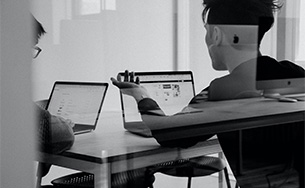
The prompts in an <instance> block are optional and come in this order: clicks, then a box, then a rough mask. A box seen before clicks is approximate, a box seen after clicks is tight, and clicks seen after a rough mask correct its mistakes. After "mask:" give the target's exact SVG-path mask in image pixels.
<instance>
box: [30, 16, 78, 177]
mask: <svg viewBox="0 0 305 188" xmlns="http://www.w3.org/2000/svg"><path fill="white" fill-rule="evenodd" d="M31 17H32V24H33V28H34V30H33V31H34V33H33V46H34V47H33V58H36V57H37V56H38V55H39V53H40V52H41V50H40V48H38V47H37V46H36V45H37V43H38V41H39V39H40V37H41V36H42V35H44V34H45V33H46V32H45V30H44V28H43V27H42V25H41V24H40V23H39V22H38V21H37V20H36V19H35V18H34V17H33V16H32V15H31ZM44 105H45V104H40V105H36V104H34V110H35V114H36V128H37V129H36V131H37V139H38V140H37V149H38V150H39V151H42V152H46V153H53V154H58V153H61V152H63V151H65V150H67V149H70V148H71V147H72V145H73V143H74V134H73V130H72V128H73V126H74V124H73V123H72V122H71V121H70V120H65V119H63V118H61V117H58V116H53V115H51V114H50V113H49V112H48V111H46V110H45V109H44ZM50 167H51V165H49V164H46V163H40V165H39V169H38V175H39V178H41V177H43V176H45V175H46V174H47V173H48V172H49V170H50Z"/></svg>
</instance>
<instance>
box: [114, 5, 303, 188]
mask: <svg viewBox="0 0 305 188" xmlns="http://www.w3.org/2000/svg"><path fill="white" fill-rule="evenodd" d="M203 5H204V6H205V8H204V11H203V13H202V18H203V22H204V24H205V29H206V31H207V33H206V37H205V41H206V44H207V46H208V49H209V54H210V57H211V60H212V65H213V68H214V69H215V70H228V71H229V73H230V74H229V75H226V76H224V77H221V78H217V79H215V80H213V81H212V82H211V84H210V85H209V87H208V88H206V89H204V90H203V91H202V92H201V93H199V94H198V95H197V96H196V97H194V98H193V99H192V100H191V102H190V105H192V104H200V103H204V100H202V95H205V93H206V92H207V93H208V96H207V99H208V100H210V101H219V100H229V99H239V98H250V97H259V96H261V95H262V92H261V91H258V90H256V88H255V76H256V75H255V71H254V70H255V68H256V63H258V64H259V65H260V67H263V68H262V69H261V70H262V72H259V74H262V75H265V74H274V72H277V73H280V74H281V76H283V77H285V74H293V75H298V76H300V77H304V75H305V73H304V72H305V71H304V69H303V68H301V67H299V66H297V65H295V64H293V63H291V62H289V61H282V62H278V61H276V60H275V59H273V58H271V57H268V56H263V55H262V54H261V53H260V52H259V50H258V49H259V46H260V43H261V40H262V39H263V37H264V34H265V33H266V32H267V31H268V30H269V29H270V28H271V27H272V25H273V22H274V17H273V13H274V11H275V10H277V9H278V8H280V6H279V5H277V2H276V1H274V0H204V1H203ZM231 26H236V28H237V29H238V28H242V27H243V26H259V27H258V43H257V46H256V47H254V46H253V45H251V44H250V43H249V45H244V44H234V43H238V40H237V41H236V40H235V39H236V38H235V39H234V38H233V37H239V36H234V35H233V36H232V35H230V31H231V30H232V27H231ZM249 32H251V30H249ZM250 35H251V33H250ZM237 39H238V38H237ZM234 40H235V41H234ZM232 41H233V42H232ZM268 70H272V72H268ZM273 71H274V72H273ZM128 75H129V73H128V72H126V76H125V80H124V81H121V80H119V77H118V79H114V78H111V80H112V82H113V84H114V85H115V86H117V87H118V88H120V89H121V91H122V92H124V93H125V94H129V95H131V96H133V97H134V98H135V100H136V101H137V103H138V108H139V111H140V112H141V114H142V115H145V114H150V115H153V114H154V115H158V116H162V115H164V113H163V112H162V109H160V107H159V106H158V104H157V103H156V102H155V101H154V100H152V99H151V98H149V93H147V91H146V90H145V88H143V87H141V86H140V85H138V84H139V83H140V82H139V80H134V77H133V74H131V76H128ZM134 81H135V83H136V84H134V83H132V82H134ZM142 118H143V121H144V122H145V120H146V119H145V117H144V116H142ZM287 127H288V128H287ZM299 129H302V127H301V126H300V125H294V126H293V128H291V126H285V125H283V126H276V128H273V127H272V128H266V129H258V130H249V131H244V132H243V138H245V139H244V140H242V143H243V145H244V146H245V147H246V149H245V152H246V153H245V157H246V158H245V159H244V160H245V161H246V160H247V159H248V158H247V157H249V156H250V158H249V160H250V159H251V160H252V159H253V160H254V161H252V163H253V164H254V166H255V164H257V161H256V159H257V158H256V157H263V158H264V160H266V161H263V162H273V161H275V160H276V161H277V160H278V161H279V162H281V163H282V162H285V163H286V162H287V161H288V162H287V167H288V165H290V164H292V162H291V161H293V162H296V163H298V162H301V161H302V160H303V157H302V156H303V152H304V151H303V149H302V148H304V146H303V145H302V144H301V145H299V146H298V148H301V149H302V151H301V153H300V155H298V154H297V153H296V152H297V151H298V149H296V148H289V146H291V145H292V146H293V144H294V143H303V141H302V139H301V138H302V134H301V135H300V134H298V133H303V132H302V130H300V131H299ZM278 133H279V134H278ZM290 133H291V134H290ZM152 134H153V135H154V131H153V130H152ZM236 135H238V133H235V132H234V133H225V134H220V135H218V138H219V141H220V144H221V146H222V149H223V150H224V153H225V155H226V157H227V159H228V161H229V163H230V164H233V163H235V162H236V158H235V156H236V155H237V152H238V151H237V150H234V148H237V146H236V143H238V142H237V141H238V137H236ZM283 135H284V136H283ZM211 136H212V135H211ZM211 136H204V137H195V138H194V137H191V135H190V138H188V139H184V140H183V139H181V140H173V139H171V140H167V141H162V142H160V141H158V139H157V138H156V139H157V141H158V142H159V143H160V144H161V145H163V146H170V147H189V146H191V145H194V144H195V143H197V142H198V141H202V140H206V139H208V138H210V137H211ZM271 140H272V141H271ZM277 141H280V142H279V143H278V142H277ZM291 152H292V153H293V154H292V155H291ZM286 154H287V155H286ZM296 156H298V157H296ZM291 158H294V159H293V160H291ZM267 159H268V160H267ZM272 160H273V161H272ZM295 166H297V167H299V168H297V169H298V171H299V173H300V177H303V176H304V169H303V167H304V165H303V164H301V165H295ZM231 167H233V168H234V166H233V165H231ZM283 170H286V169H283ZM233 172H234V173H235V175H238V174H236V169H233ZM270 176H271V175H270ZM268 177H269V174H266V175H265V177H264V178H265V179H268ZM237 179H238V183H240V185H243V182H242V181H241V179H239V176H237ZM284 179H285V178H284ZM284 183H285V182H284ZM300 183H303V181H301V182H300ZM300 186H301V187H302V186H303V185H301V184H300Z"/></svg>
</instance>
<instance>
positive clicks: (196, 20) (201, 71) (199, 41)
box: [189, 0, 228, 92]
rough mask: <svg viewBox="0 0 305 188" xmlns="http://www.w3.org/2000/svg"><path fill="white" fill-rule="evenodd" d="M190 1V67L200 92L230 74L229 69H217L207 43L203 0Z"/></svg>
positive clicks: (197, 89)
mask: <svg viewBox="0 0 305 188" xmlns="http://www.w3.org/2000/svg"><path fill="white" fill-rule="evenodd" d="M189 2H190V11H189V12H190V16H189V19H190V22H189V24H190V33H189V35H190V36H189V39H190V69H191V70H192V71H193V73H194V79H195V85H196V91H197V92H200V91H201V90H202V89H204V88H205V87H207V86H208V85H209V84H210V82H211V81H212V80H213V79H214V78H216V77H220V76H223V75H225V74H228V72H227V71H215V70H214V69H213V68H212V62H211V59H210V56H209V53H208V49H207V46H206V44H205V34H206V30H205V28H204V25H203V22H202V17H201V13H202V10H203V6H202V0H192V1H189Z"/></svg>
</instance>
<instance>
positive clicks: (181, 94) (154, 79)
mask: <svg viewBox="0 0 305 188" xmlns="http://www.w3.org/2000/svg"><path fill="white" fill-rule="evenodd" d="M120 76H121V77H122V80H124V78H123V77H124V73H123V72H121V73H120ZM135 76H136V77H139V79H140V82H141V83H140V84H141V85H142V86H144V87H145V88H146V89H147V91H148V93H149V95H150V97H151V98H152V99H154V100H155V101H156V102H157V103H158V104H159V106H160V107H161V109H162V110H163V111H164V113H165V114H166V115H173V114H175V113H178V112H179V111H181V110H182V109H183V108H184V107H185V106H187V105H188V103H189V102H190V100H191V99H192V98H193V97H194V96H195V87H194V80H193V74H192V72H191V71H164V72H135ZM120 97H121V107H122V116H123V125H124V128H125V129H126V130H128V131H130V132H132V133H135V134H139V135H141V136H146V137H150V136H151V132H150V129H149V128H148V127H147V126H146V125H145V124H144V123H143V122H142V119H141V114H140V113H139V112H138V107H137V104H136V101H135V100H134V99H133V98H132V97H131V96H128V95H125V94H123V93H122V92H120Z"/></svg>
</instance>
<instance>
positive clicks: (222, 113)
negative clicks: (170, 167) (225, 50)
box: [38, 98, 305, 186]
mask: <svg viewBox="0 0 305 188" xmlns="http://www.w3.org/2000/svg"><path fill="white" fill-rule="evenodd" d="M201 108H202V109H203V112H202V113H200V114H189V115H188V118H190V119H189V120H191V121H189V122H188V123H189V124H188V125H187V126H186V124H183V121H182V120H183V119H184V120H185V118H183V117H182V115H180V116H177V117H175V118H172V119H167V120H166V121H172V122H173V124H171V126H168V127H167V128H166V129H164V127H163V128H162V129H161V127H162V126H165V122H166V121H165V120H164V119H163V118H168V117H159V118H157V119H156V120H155V121H158V122H159V123H158V124H156V127H155V128H156V130H159V133H160V134H161V133H162V134H166V135H168V136H169V135H170V136H171V137H173V136H174V137H181V138H182V137H186V136H187V135H196V136H199V135H204V134H216V133H220V132H226V131H232V130H241V129H249V128H256V127H262V126H271V125H276V124H279V123H291V122H299V121H305V102H298V103H283V102H278V101H276V100H274V99H264V98H254V99H242V100H231V101H222V102H206V103H204V105H203V106H201ZM195 117H196V118H197V119H196V121H195V120H194V118H195ZM114 120H115V121H114ZM100 121H101V123H100V124H99V125H98V126H99V127H98V129H97V130H96V131H94V132H93V133H89V134H83V135H77V136H76V141H75V144H74V145H73V147H72V149H71V150H68V151H66V152H64V153H63V154H61V155H49V154H45V153H39V154H38V161H40V162H47V163H51V164H54V165H59V166H62V167H67V168H71V169H75V170H81V171H86V172H91V173H94V174H96V176H95V177H101V175H100V174H101V173H103V174H109V173H116V172H120V171H124V170H127V169H131V168H140V167H145V166H149V165H153V164H157V163H160V162H165V161H169V160H174V159H177V156H178V154H179V157H181V158H187V157H196V156H200V155H206V154H211V153H217V152H219V151H221V149H220V147H219V145H218V144H217V140H211V141H207V142H201V143H198V144H196V145H195V146H193V147H191V148H188V149H181V150H177V149H170V148H163V147H159V146H158V144H157V142H156V141H155V140H154V139H151V138H150V139H147V138H142V137H138V136H135V135H132V134H130V133H128V132H126V131H124V130H122V129H117V130H114V131H108V132H106V131H105V132H103V130H104V129H103V128H104V126H105V127H106V126H108V127H109V126H115V127H119V126H121V127H123V126H122V125H121V122H120V121H121V119H120V116H118V114H116V116H115V117H114V116H113V114H108V115H106V116H105V117H104V118H103V116H102V117H101V119H100ZM107 122H108V123H107ZM109 122H111V123H109ZM184 123H185V122H184ZM158 128H159V129H158ZM108 177H109V176H108ZM108 180H109V179H108ZM101 182H102V183H103V181H101V179H100V180H97V178H96V186H99V184H100V183H101ZM105 182H109V181H107V178H106V181H105ZM105 184H107V183H105Z"/></svg>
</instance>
